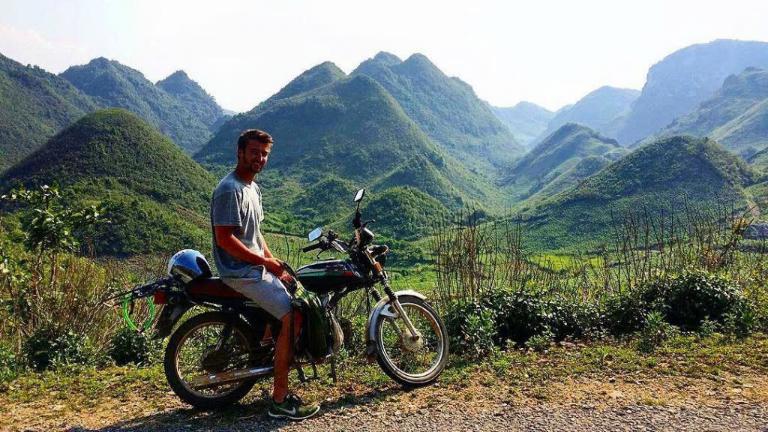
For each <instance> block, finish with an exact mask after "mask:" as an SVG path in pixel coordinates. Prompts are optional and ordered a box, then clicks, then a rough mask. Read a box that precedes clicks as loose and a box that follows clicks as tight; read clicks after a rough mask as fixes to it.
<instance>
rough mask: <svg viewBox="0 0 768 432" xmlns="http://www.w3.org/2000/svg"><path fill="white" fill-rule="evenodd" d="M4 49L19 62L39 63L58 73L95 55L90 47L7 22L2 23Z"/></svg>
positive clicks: (0, 37) (0, 50)
mask: <svg viewBox="0 0 768 432" xmlns="http://www.w3.org/2000/svg"><path fill="white" fill-rule="evenodd" d="M0 53H2V54H3V55H5V56H6V57H9V58H11V59H13V60H16V61H18V62H19V63H22V64H33V65H38V66H41V67H43V68H44V69H47V70H49V71H51V72H54V73H58V72H62V71H63V70H64V69H66V68H67V67H69V66H71V65H73V64H77V63H79V62H83V61H87V60H88V59H90V58H91V57H92V56H93V54H92V53H89V51H88V49H87V48H86V47H83V46H79V45H76V44H74V43H71V42H66V41H61V40H50V39H47V38H46V37H44V36H43V35H42V34H40V33H39V32H37V31H35V30H32V29H19V28H15V27H12V26H10V25H6V24H3V23H0Z"/></svg>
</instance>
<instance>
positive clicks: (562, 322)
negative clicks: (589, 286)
mask: <svg viewBox="0 0 768 432" xmlns="http://www.w3.org/2000/svg"><path fill="white" fill-rule="evenodd" d="M546 308H547V310H548V314H547V316H548V317H549V320H548V321H549V322H548V327H549V329H550V330H551V338H552V339H553V340H558V341H559V340H563V339H583V338H600V337H602V336H603V334H604V330H603V323H602V320H603V316H602V313H601V310H600V308H599V307H598V305H597V303H594V302H583V303H579V302H577V301H574V300H571V299H564V298H560V297H555V298H552V299H549V300H548V301H547V304H546Z"/></svg>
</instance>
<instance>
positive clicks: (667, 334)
mask: <svg viewBox="0 0 768 432" xmlns="http://www.w3.org/2000/svg"><path fill="white" fill-rule="evenodd" d="M678 334H679V331H678V329H677V327H675V326H673V325H670V324H669V323H667V322H666V321H664V316H663V315H662V314H661V313H660V312H651V313H650V314H648V316H647V317H646V318H645V326H644V327H643V329H642V330H641V331H640V333H639V334H638V338H637V349H638V350H640V351H642V352H645V353H650V352H653V351H654V350H655V349H656V348H657V347H659V346H660V345H661V344H662V343H663V342H664V341H666V340H667V339H670V338H672V337H674V336H677V335H678Z"/></svg>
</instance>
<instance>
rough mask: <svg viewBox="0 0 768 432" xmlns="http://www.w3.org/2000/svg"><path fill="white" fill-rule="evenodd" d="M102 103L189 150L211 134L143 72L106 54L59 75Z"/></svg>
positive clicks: (195, 115)
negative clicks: (147, 123) (127, 113)
mask: <svg viewBox="0 0 768 432" xmlns="http://www.w3.org/2000/svg"><path fill="white" fill-rule="evenodd" d="M60 76H61V77H62V78H64V79H66V80H67V81H69V82H70V83H72V84H73V85H74V86H75V87H77V88H78V89H80V90H81V91H82V92H84V93H86V94H88V95H89V96H91V97H93V98H94V99H95V100H96V101H97V103H98V104H99V105H100V106H101V107H117V108H125V109H127V110H129V111H131V112H133V113H134V114H137V115H138V116H139V117H141V118H142V119H144V120H146V121H147V122H149V123H150V124H152V125H153V126H155V127H157V128H158V129H159V130H160V131H161V132H162V133H164V134H166V135H168V136H169V137H171V139H173V141H174V142H176V144H178V145H179V146H180V147H181V148H183V149H184V150H186V151H187V152H189V153H194V152H195V151H196V150H198V149H199V148H200V147H201V146H202V145H203V144H205V142H206V141H207V140H208V138H209V137H210V135H211V133H210V131H209V129H208V126H209V125H207V124H205V123H203V122H202V121H200V120H199V118H198V116H197V114H194V113H192V112H190V111H189V110H188V109H187V107H186V106H185V104H183V103H181V102H180V101H179V100H177V99H176V98H175V97H174V96H172V95H170V94H168V93H167V92H166V91H165V90H163V89H162V88H160V87H158V86H155V85H154V84H152V83H151V82H150V81H149V80H147V79H146V78H145V77H144V75H142V73H141V72H139V71H137V70H134V69H131V68H129V67H127V66H125V65H122V64H120V63H118V62H116V61H113V60H107V59H105V58H103V57H100V58H97V59H94V60H91V62H90V63H88V64H86V65H82V66H72V67H70V68H69V69H67V70H66V71H64V72H62V73H61V75H60Z"/></svg>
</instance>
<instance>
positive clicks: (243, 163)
mask: <svg viewBox="0 0 768 432" xmlns="http://www.w3.org/2000/svg"><path fill="white" fill-rule="evenodd" d="M271 150H272V144H264V143H261V142H259V141H254V140H250V141H248V144H246V146H245V149H244V150H242V151H240V150H238V152H237V166H238V167H241V168H245V169H247V170H249V171H251V172H253V173H254V174H257V173H259V172H261V170H262V169H263V168H264V165H266V164H267V159H268V158H269V152H270V151H271Z"/></svg>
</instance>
